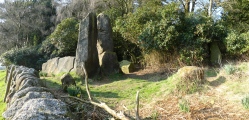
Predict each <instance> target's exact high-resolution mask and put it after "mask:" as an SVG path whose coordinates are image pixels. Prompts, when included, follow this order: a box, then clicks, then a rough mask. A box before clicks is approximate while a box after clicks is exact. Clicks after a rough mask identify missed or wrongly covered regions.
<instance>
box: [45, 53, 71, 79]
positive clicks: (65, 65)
mask: <svg viewBox="0 0 249 120" xmlns="http://www.w3.org/2000/svg"><path fill="white" fill-rule="evenodd" d="M74 68H75V57H72V56H66V57H63V58H59V57H56V58H53V59H50V60H48V61H47V62H46V63H43V64H42V72H44V73H47V74H48V75H51V74H59V73H66V72H72V71H75V69H74Z"/></svg>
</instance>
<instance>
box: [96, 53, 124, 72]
mask: <svg viewBox="0 0 249 120" xmlns="http://www.w3.org/2000/svg"><path fill="white" fill-rule="evenodd" d="M99 59H100V60H101V61H100V63H99V64H100V66H101V73H102V74H103V75H110V74H115V73H121V69H120V68H119V62H118V60H117V55H116V53H115V52H110V51H106V52H104V53H102V54H100V55H99Z"/></svg>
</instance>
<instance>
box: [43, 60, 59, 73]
mask: <svg viewBox="0 0 249 120" xmlns="http://www.w3.org/2000/svg"><path fill="white" fill-rule="evenodd" d="M58 61H59V57H56V58H53V59H50V60H48V61H47V62H46V63H43V64H42V72H44V73H48V74H53V73H54V71H55V69H56V68H57V66H58Z"/></svg>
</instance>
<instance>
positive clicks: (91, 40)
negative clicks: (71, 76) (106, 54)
mask: <svg viewBox="0 0 249 120" xmlns="http://www.w3.org/2000/svg"><path fill="white" fill-rule="evenodd" d="M97 36H98V33H97V18H96V14H94V13H89V14H88V15H87V17H86V18H85V19H83V20H82V21H81V22H80V29H79V37H78V45H77V49H76V59H75V60H76V61H75V63H76V73H77V74H78V75H82V76H83V75H84V71H83V68H82V66H83V64H85V67H86V71H87V73H88V76H89V77H91V76H93V75H95V74H96V73H97V71H98V68H99V59H98V52H97V47H96V44H97Z"/></svg>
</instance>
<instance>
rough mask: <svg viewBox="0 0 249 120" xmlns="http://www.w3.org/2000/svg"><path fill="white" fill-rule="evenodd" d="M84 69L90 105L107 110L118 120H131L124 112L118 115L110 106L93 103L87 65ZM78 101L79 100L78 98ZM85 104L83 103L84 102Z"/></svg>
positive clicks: (83, 66)
mask: <svg viewBox="0 0 249 120" xmlns="http://www.w3.org/2000/svg"><path fill="white" fill-rule="evenodd" d="M82 68H83V71H84V73H85V84H86V91H87V94H88V98H89V103H91V104H93V105H96V106H98V107H100V108H103V109H104V110H106V111H107V112H108V113H110V114H111V115H112V116H114V117H116V118H118V119H121V120H129V118H128V117H126V116H125V115H124V114H123V113H122V112H120V113H116V111H114V110H112V109H111V108H110V107H109V106H107V105H106V104H105V103H96V102H94V101H92V97H91V94H90V89H89V86H88V74H87V71H86V67H85V63H83V64H82ZM77 99H78V98H77ZM80 101H81V100H80ZM82 102H83V101H82ZM84 102H85V101H84Z"/></svg>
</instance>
